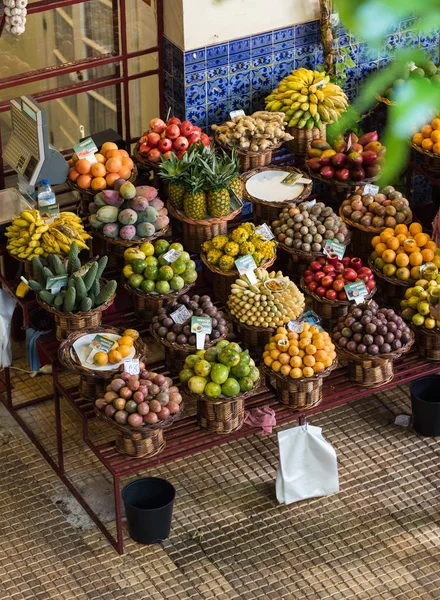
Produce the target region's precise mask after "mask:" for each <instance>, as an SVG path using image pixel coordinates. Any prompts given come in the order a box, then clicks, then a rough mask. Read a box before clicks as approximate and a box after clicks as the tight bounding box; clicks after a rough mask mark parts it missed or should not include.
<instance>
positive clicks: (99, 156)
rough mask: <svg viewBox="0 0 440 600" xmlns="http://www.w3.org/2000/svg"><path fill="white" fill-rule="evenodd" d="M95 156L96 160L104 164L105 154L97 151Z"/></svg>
mask: <svg viewBox="0 0 440 600" xmlns="http://www.w3.org/2000/svg"><path fill="white" fill-rule="evenodd" d="M95 158H96V160H97V161H98V162H99V163H101V164H102V165H103V164H104V163H105V156H103V155H102V154H99V152H97V153H96V154H95Z"/></svg>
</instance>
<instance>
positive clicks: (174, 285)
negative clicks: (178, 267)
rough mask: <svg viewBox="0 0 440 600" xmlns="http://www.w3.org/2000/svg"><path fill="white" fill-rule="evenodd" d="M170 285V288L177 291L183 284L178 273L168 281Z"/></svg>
mask: <svg viewBox="0 0 440 600" xmlns="http://www.w3.org/2000/svg"><path fill="white" fill-rule="evenodd" d="M170 286H171V289H172V290H175V291H179V290H181V289H182V288H183V287H184V286H185V282H184V281H183V279H182V278H181V277H179V275H174V277H173V278H172V279H171V281H170Z"/></svg>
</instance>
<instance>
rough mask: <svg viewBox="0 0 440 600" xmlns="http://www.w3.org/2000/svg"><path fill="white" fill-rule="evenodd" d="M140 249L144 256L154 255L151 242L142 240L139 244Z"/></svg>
mask: <svg viewBox="0 0 440 600" xmlns="http://www.w3.org/2000/svg"><path fill="white" fill-rule="evenodd" d="M141 251H142V252H143V253H144V254H145V256H154V246H153V244H152V243H151V242H144V243H143V244H142V246H141Z"/></svg>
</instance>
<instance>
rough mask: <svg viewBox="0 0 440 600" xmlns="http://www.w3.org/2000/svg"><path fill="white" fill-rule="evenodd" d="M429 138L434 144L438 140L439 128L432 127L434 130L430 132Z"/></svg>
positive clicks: (439, 135) (439, 138)
mask: <svg viewBox="0 0 440 600" xmlns="http://www.w3.org/2000/svg"><path fill="white" fill-rule="evenodd" d="M431 140H432V141H433V142H434V144H436V143H437V142H440V130H439V129H434V131H433V132H432V133H431Z"/></svg>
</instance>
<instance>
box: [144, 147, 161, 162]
mask: <svg viewBox="0 0 440 600" xmlns="http://www.w3.org/2000/svg"><path fill="white" fill-rule="evenodd" d="M147 158H148V160H149V161H150V162H152V163H158V162H160V150H158V149H157V148H152V149H151V150H150V151H149V153H148V154H147Z"/></svg>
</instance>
